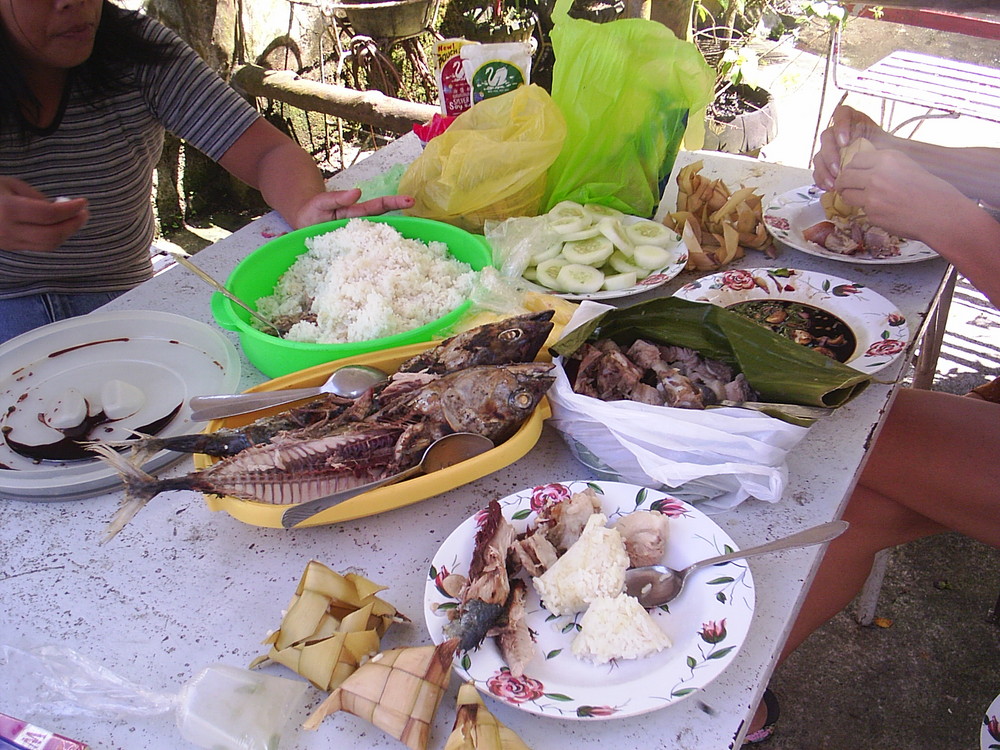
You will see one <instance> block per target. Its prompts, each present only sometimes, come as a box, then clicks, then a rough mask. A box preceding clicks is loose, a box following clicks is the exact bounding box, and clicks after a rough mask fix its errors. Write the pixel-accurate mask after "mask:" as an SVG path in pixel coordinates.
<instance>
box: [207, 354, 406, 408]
mask: <svg viewBox="0 0 1000 750" xmlns="http://www.w3.org/2000/svg"><path fill="white" fill-rule="evenodd" d="M388 377H389V376H388V375H387V374H386V373H384V372H383V371H382V370H380V369H378V368H377V367H369V366H368V365H344V366H343V367H341V368H339V369H336V370H334V371H333V372H332V373H331V374H330V377H328V378H327V379H326V382H325V383H323V384H322V385H314V386H312V387H310V388H285V389H283V390H280V391H261V392H260V393H231V394H223V395H219V396H192V397H191V400H190V401H189V402H188V404H189V405H190V407H191V408H192V409H193V411H192V413H191V419H192V420H194V421H195V422H202V421H206V420H209V419H222V418H223V417H232V416H234V415H236V414H246V413H247V412H251V411H257V410H258V409H266V408H268V407H270V406H280V405H281V404H290V403H292V402H293V401H300V400H301V399H304V398H312V397H313V396H321V395H323V394H324V393H332V394H334V395H335V396H343V397H345V398H357V397H358V396H360V395H361V394H363V393H364V392H365V391H367V390H368V389H369V388H371V387H373V386H375V385H378V384H379V383H381V382H383V381H384V380H387V379H388Z"/></svg>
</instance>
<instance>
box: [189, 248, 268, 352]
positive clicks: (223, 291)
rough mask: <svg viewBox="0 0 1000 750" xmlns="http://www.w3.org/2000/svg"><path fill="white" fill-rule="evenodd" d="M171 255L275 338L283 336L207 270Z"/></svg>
mask: <svg viewBox="0 0 1000 750" xmlns="http://www.w3.org/2000/svg"><path fill="white" fill-rule="evenodd" d="M170 254H171V255H172V256H174V260H176V261H177V262H178V263H180V264H181V265H182V266H184V267H185V268H186V269H188V270H189V271H191V272H192V273H194V274H195V275H196V276H197V277H198V278H199V279H201V280H202V281H204V282H205V283H207V284H208V285H209V286H210V287H213V288H214V289H215V291H217V292H219V293H220V294H221V295H222V296H223V297H225V298H226V299H228V300H229V301H230V302H233V303H235V304H237V305H239V306H240V307H242V308H243V309H244V310H246V311H247V312H248V313H250V315H251V316H253V318H254V320H256V321H257V322H259V323H261V324H262V325H265V326H267V327H268V328H270V329H271V330H272V331H274V335H275V336H278V337H280V336H281V329H279V328H278V327H277V326H276V325H275V324H274V323H272V322H271V321H270V320H268V319H267V318H265V317H264V316H263V315H261V314H260V313H259V312H257V311H256V310H254V309H253V308H252V307H250V305H248V304H247V303H246V302H244V301H243V300H241V299H240V298H239V297H237V296H236V295H235V294H233V293H232V292H231V291H229V290H228V289H226V287H224V286H223V285H222V284H220V283H219V282H218V281H216V280H215V279H213V278H212V277H211V276H210V275H209V274H208V272H207V271H205V270H203V269H201V268H198V266H196V265H195V264H194V263H192V262H191V260H190V259H189V258H188V257H187V256H186V255H181V254H180V253H175V252H171V253H170Z"/></svg>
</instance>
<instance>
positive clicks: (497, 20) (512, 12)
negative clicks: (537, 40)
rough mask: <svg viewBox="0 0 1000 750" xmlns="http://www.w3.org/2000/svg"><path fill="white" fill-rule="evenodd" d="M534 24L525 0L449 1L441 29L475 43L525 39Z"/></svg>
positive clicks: (532, 29) (446, 34) (532, 14)
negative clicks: (488, 0)
mask: <svg viewBox="0 0 1000 750" xmlns="http://www.w3.org/2000/svg"><path fill="white" fill-rule="evenodd" d="M537 23H538V17H537V15H536V14H535V12H534V10H532V9H531V8H530V7H528V2H527V0H490V2H488V3H486V4H485V5H484V4H483V3H482V0H450V1H449V3H448V6H447V8H446V9H445V12H444V18H443V19H442V21H441V29H440V31H441V33H442V34H443V35H444V36H446V37H464V38H465V39H470V40H472V41H476V42H487V43H498V42H526V41H528V40H530V39H531V35H532V33H533V32H534V30H535V26H536V24H537Z"/></svg>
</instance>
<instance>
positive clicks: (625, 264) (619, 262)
mask: <svg viewBox="0 0 1000 750" xmlns="http://www.w3.org/2000/svg"><path fill="white" fill-rule="evenodd" d="M608 265H609V266H611V268H613V269H614V270H615V271H617V272H618V273H634V274H635V275H636V278H638V279H644V278H646V277H647V276H648V275H649V271H647V270H646V269H645V268H641V267H640V266H637V265H636V264H635V263H633V262H632V261H631V260H630V259H629V258H628V257H626V256H625V254H624V253H621V252H619V251H618V250H616V251H615V252H613V253H611V257H610V258H608Z"/></svg>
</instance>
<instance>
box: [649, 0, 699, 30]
mask: <svg viewBox="0 0 1000 750" xmlns="http://www.w3.org/2000/svg"><path fill="white" fill-rule="evenodd" d="M693 5H694V0H652V2H651V5H650V10H649V17H650V19H652V20H653V21H658V22H659V23H662V24H663V25H664V26H666V27H667V28H668V29H670V30H671V31H672V32H674V34H675V35H676V36H677V38H678V39H689V38H690V37H691V7H692V6H693Z"/></svg>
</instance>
